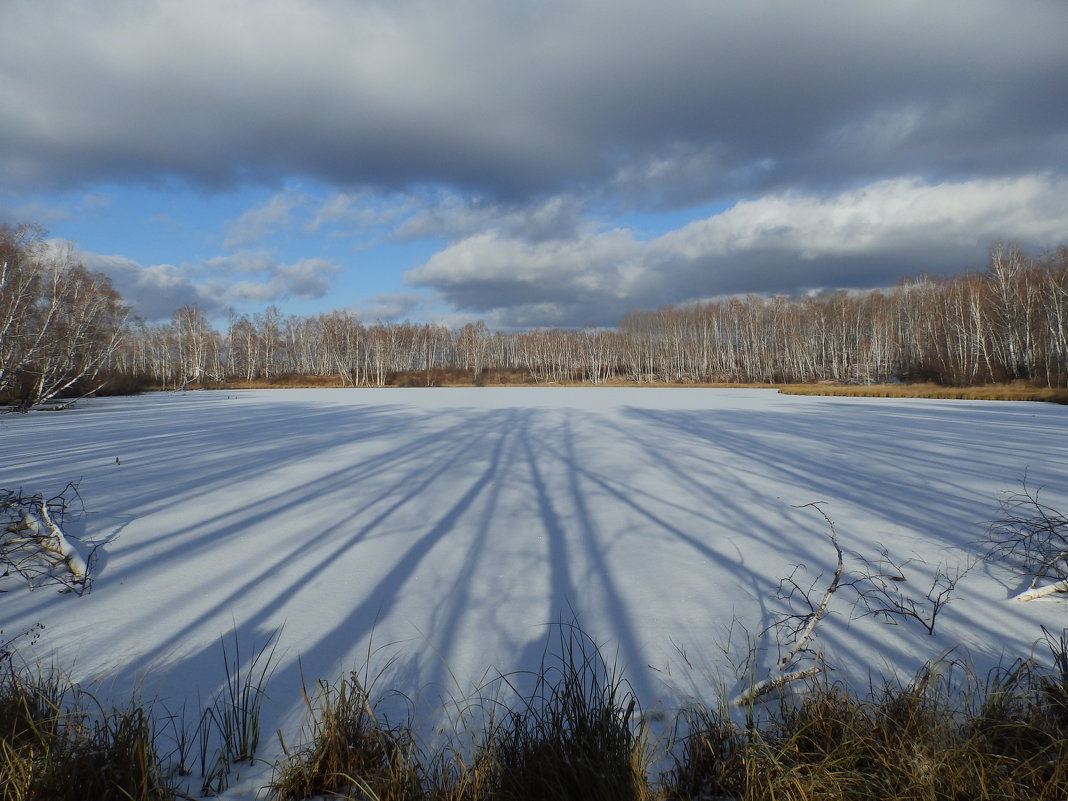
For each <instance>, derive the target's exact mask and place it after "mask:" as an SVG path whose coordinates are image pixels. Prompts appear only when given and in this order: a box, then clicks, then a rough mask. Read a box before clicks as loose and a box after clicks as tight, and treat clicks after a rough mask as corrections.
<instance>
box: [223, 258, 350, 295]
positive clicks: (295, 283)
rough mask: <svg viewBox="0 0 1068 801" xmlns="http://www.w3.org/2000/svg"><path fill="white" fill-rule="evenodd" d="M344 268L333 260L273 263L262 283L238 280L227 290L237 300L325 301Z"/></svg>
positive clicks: (227, 293) (314, 259)
mask: <svg viewBox="0 0 1068 801" xmlns="http://www.w3.org/2000/svg"><path fill="white" fill-rule="evenodd" d="M340 271H341V267H340V266H339V265H337V264H336V263H335V262H333V261H330V260H329V259H317V258H313V259H301V260H300V261H298V262H296V263H294V264H279V265H275V264H271V265H270V266H269V268H267V269H266V270H265V272H266V273H267V275H266V276H265V277H264V278H263V280H260V281H248V280H245V281H237V282H235V283H234V284H232V285H230V286H229V287H228V288H227V290H226V296H227V297H228V298H230V299H232V300H235V301H259V302H272V301H276V300H282V299H284V298H321V297H323V296H324V295H325V294H326V293H327V292H328V291H329V290H330V287H331V286H332V285H333V278H334V276H336V275H337V274H338V273H339V272H340Z"/></svg>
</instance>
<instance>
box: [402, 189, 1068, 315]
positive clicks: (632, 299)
mask: <svg viewBox="0 0 1068 801" xmlns="http://www.w3.org/2000/svg"><path fill="white" fill-rule="evenodd" d="M1065 219H1068V179H1064V178H1053V177H1051V176H1048V175H1035V176H1027V177H1023V178H1015V179H989V180H982V181H971V182H959V183H943V184H931V183H927V182H925V181H922V180H920V179H918V178H907V179H892V180H887V181H882V182H877V183H874V184H871V185H868V186H866V187H864V188H861V189H856V190H850V191H845V192H839V193H836V194H830V195H815V194H802V193H782V194H779V195H771V196H768V197H765V198H762V199H759V200H754V201H744V202H740V203H738V204H736V205H735V206H733V207H732V208H730V209H728V210H727V211H725V212H723V213H721V214H717V215H714V216H711V217H708V218H706V219H703V220H699V221H696V222H693V223H690V224H688V225H686V226H684V227H682V228H680V229H678V230H675V231H671V232H669V233H667V234H664V235H662V236H660V237H657V238H655V239H653V240H651V241H647V242H646V241H641V240H639V239H638V238H637V237H636V236H634V234H633V233H632V232H630V231H627V230H624V229H613V230H609V231H603V232H592V231H586V232H584V233H581V234H579V235H577V236H576V237H574V238H571V239H563V240H560V239H558V240H551V241H543V242H536V241H527V240H523V239H519V238H516V237H514V236H509V235H505V234H501V233H480V234H476V235H473V236H470V237H467V238H465V239H463V240H461V241H459V242H456V243H454V244H452V245H450V246H449V247H447V248H445V249H443V250H442V251H440V252H438V253H436V254H435V255H434V256H433V257H432V258H430V259H429V260H428V261H427V262H426V263H425V264H423V265H422V266H420V267H418V268H416V269H414V270H412V271H410V272H409V273H408V274H407V281H408V283H409V284H411V285H413V286H419V287H425V288H430V289H433V290H436V291H437V292H438V293H440V295H441V296H442V297H443V298H444V299H445V300H446V301H447V302H448V303H450V304H452V305H454V306H455V307H456V308H458V309H461V310H464V311H469V312H474V313H481V314H486V315H488V316H490V317H491V319H492V320H494V321H496V322H497V323H498V324H500V325H503V326H515V327H522V326H529V325H584V324H598V325H613V324H615V323H617V322H618V320H619V318H620V316H622V314H624V313H625V312H627V311H629V310H631V309H639V308H644V309H649V308H655V307H656V306H658V305H661V304H669V303H684V302H690V301H695V300H699V299H702V298H711V297H716V296H722V295H728V294H744V293H749V292H754V293H780V292H783V293H798V292H803V291H806V290H812V289H821V288H864V287H879V286H886V285H889V284H892V283H894V281H896V279H897V278H899V277H901V276H902V275H908V274H914V273H917V272H921V271H928V272H932V273H946V272H958V271H962V270H964V269H967V268H969V267H971V268H980V267H982V266H983V261H984V256H985V251H986V249H987V247H988V246H989V245H990V244H992V243H993V242H994V241H996V240H1013V241H1019V242H1021V243H1023V244H1024V245H1025V246H1028V247H1031V248H1036V249H1044V248H1049V247H1053V246H1055V245H1057V244H1059V243H1061V242H1062V240H1063V236H1064V220H1065Z"/></svg>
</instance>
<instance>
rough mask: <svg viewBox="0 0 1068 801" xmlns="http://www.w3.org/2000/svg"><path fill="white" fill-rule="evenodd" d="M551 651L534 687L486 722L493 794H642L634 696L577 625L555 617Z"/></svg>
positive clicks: (642, 753) (508, 799)
mask: <svg viewBox="0 0 1068 801" xmlns="http://www.w3.org/2000/svg"><path fill="white" fill-rule="evenodd" d="M558 631H559V639H558V646H559V650H558V652H557V653H556V654H555V655H554V656H553V657H551V658H549V659H544V658H543V660H542V663H541V667H540V670H539V671H538V673H537V674H536V675H535V676H534V677H533V678H534V689H533V690H532V691H531V692H530V693H529V694H528V695H526V696H521V698H520V701H519V703H518V704H517V707H516V708H515V709H510V710H508V711H507V712H506V713H505V714H504V715H503V716H501V717H500V718H499V721H498V722H497V723H496V724H495V725H494V726H492V727H491V728H490V730H489V732H488V735H487V740H486V745H485V748H484V749H483V752H482V755H481V757H482V758H483V759H487V760H488V761H489V765H490V768H489V772H490V775H491V776H492V780H491V781H492V784H493V785H494V793H493V794H492V797H493V798H497V799H501V800H502V801H513V800H514V801H520V800H521V799H522V800H523V801H526V800H528V799H529V801H535V800H538V801H540V799H545V801H549V800H550V799H559V800H560V801H570V800H574V801H580V800H581V799H589V800H590V801H595V800H596V799H605V801H609V800H612V801H626V799H642V798H646V797H647V795H648V788H647V786H646V780H645V771H646V761H647V759H646V749H645V747H644V742H643V739H642V737H641V734H640V732H639V730H638V726H637V722H638V720H639V718H640V710H639V709H638V704H637V698H636V697H635V696H634V694H633V693H632V692H631V689H630V686H629V685H628V684H627V682H626V680H625V679H624V678H623V677H622V675H621V673H620V671H619V670H618V669H617V668H616V667H614V666H609V665H608V664H607V663H606V662H605V660H604V658H603V656H602V655H601V651H600V649H599V648H598V647H597V645H596V644H595V643H594V642H593V641H592V640H591V639H590V638H589V636H588V635H587V634H585V633H584V632H583V631H582V630H581V629H579V628H578V626H576V625H573V624H559V626H558Z"/></svg>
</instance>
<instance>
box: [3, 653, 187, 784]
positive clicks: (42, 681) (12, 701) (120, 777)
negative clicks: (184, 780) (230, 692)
mask: <svg viewBox="0 0 1068 801" xmlns="http://www.w3.org/2000/svg"><path fill="white" fill-rule="evenodd" d="M9 656H10V655H9ZM0 669H2V671H3V673H2V676H0V798H2V799H3V801H37V800H38V799H40V800H41V801H45V800H46V799H47V801H85V799H94V801H112V799H114V801H172V799H174V793H173V791H172V790H171V789H170V788H169V787H168V786H167V783H166V782H165V780H164V779H163V771H162V769H161V767H160V761H159V759H158V758H157V756H156V754H155V751H154V748H153V745H154V741H153V735H152V722H151V718H150V716H149V714H148V713H146V711H145V710H144V709H143V708H142V707H140V706H138V705H136V704H131V706H130V707H129V708H127V709H113V710H111V711H110V712H106V711H104V710H103V709H102V708H101V707H100V706H99V704H98V703H97V702H96V700H95V699H94V698H93V697H92V696H91V695H89V694H88V693H86V692H85V691H84V690H81V689H77V688H75V687H74V686H72V685H71V684H70V683H69V682H68V681H67V680H66V678H65V677H63V676H62V675H61V674H59V673H58V672H57V671H54V670H53V671H47V672H44V671H42V672H37V673H33V672H30V671H28V670H16V668H15V667H14V662H13V660H12V659H10V658H7V659H5V660H3V664H2V665H0Z"/></svg>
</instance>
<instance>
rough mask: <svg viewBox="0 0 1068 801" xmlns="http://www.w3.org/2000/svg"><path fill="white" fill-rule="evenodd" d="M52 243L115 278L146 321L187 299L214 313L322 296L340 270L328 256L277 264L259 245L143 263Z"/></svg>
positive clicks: (168, 315)
mask: <svg viewBox="0 0 1068 801" xmlns="http://www.w3.org/2000/svg"><path fill="white" fill-rule="evenodd" d="M49 244H50V247H53V248H57V249H58V248H64V249H72V250H73V253H74V255H75V257H76V258H77V259H78V260H80V261H81V262H82V263H83V264H84V265H85V266H86V267H87V268H88V269H90V270H93V271H96V272H102V273H104V274H105V275H107V276H108V277H109V278H111V280H112V283H113V284H114V286H115V289H116V290H118V292H119V294H120V295H121V296H122V298H123V300H124V301H126V303H128V304H129V305H130V307H131V309H132V312H133V314H134V315H136V316H138V317H141V318H142V319H144V320H146V321H148V322H159V321H166V320H169V319H170V318H171V316H172V315H173V314H174V312H175V311H177V310H178V309H179V308H181V307H182V306H186V305H196V306H199V307H200V308H202V309H203V310H204V311H205V312H206V313H207V314H208V316H209V317H211V316H218V315H221V314H223V313H225V312H226V310H227V309H228V308H229V307H230V306H231V305H233V304H240V303H246V302H252V303H273V302H276V301H281V300H285V299H288V298H312V299H314V298H321V297H323V296H324V295H326V294H327V292H329V291H330V289H331V287H332V286H333V282H334V280H335V278H336V276H337V275H338V273H340V272H341V267H340V266H339V265H338V264H336V263H334V262H332V261H330V260H328V259H320V258H308V259H300V260H298V261H296V262H294V263H292V264H278V263H277V262H275V261H274V260H273V259H272V258H271V257H270V256H269V255H268V254H266V253H264V252H261V251H247V252H242V253H238V254H233V255H228V256H222V257H218V258H215V259H209V260H208V261H206V262H202V263H196V264H180V265H173V264H155V265H149V266H144V265H141V264H138V263H137V262H135V261H133V260H132V259H128V258H126V257H124V256H116V255H102V254H99V253H88V252H86V251H82V250H78V249H77V248H76V247H75V246H73V245H72V244H71V243H69V242H64V241H62V240H49Z"/></svg>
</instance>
